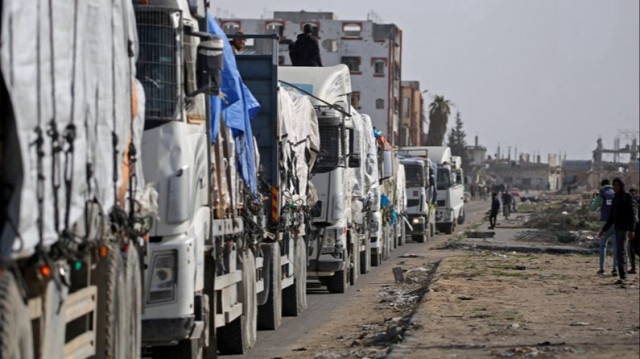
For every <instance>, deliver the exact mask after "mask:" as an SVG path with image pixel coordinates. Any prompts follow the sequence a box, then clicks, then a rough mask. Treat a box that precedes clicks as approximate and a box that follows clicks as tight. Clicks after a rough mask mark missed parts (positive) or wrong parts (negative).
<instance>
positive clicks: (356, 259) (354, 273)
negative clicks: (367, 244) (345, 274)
mask: <svg viewBox="0 0 640 359" xmlns="http://www.w3.org/2000/svg"><path fill="white" fill-rule="evenodd" d="M357 242H358V240H357V239H356V240H355V241H354V242H353V243H351V256H350V257H349V258H350V262H351V267H350V268H349V283H350V284H351V285H356V282H357V281H358V275H359V274H360V244H359V243H357Z"/></svg>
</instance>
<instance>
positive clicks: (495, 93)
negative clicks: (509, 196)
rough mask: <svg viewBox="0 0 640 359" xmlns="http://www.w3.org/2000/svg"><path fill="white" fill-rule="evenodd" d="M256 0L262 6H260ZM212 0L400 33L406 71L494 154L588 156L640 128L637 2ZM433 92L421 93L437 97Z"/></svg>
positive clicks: (241, 10) (217, 4)
mask: <svg viewBox="0 0 640 359" xmlns="http://www.w3.org/2000/svg"><path fill="white" fill-rule="evenodd" d="M256 3H258V4H260V5H256ZM311 3H312V4H313V5H304V4H303V3H302V2H300V1H290V0H282V1H270V2H257V1H255V0H211V10H212V13H213V14H214V15H215V16H222V17H231V16H235V17H239V18H261V17H272V15H273V11H300V10H305V11H330V12H334V13H335V14H336V15H337V16H338V19H340V20H361V19H367V15H368V14H369V13H370V12H371V11H374V12H375V14H376V15H375V16H377V18H379V19H381V21H379V22H381V23H393V24H396V25H397V26H398V27H399V28H400V29H401V30H402V31H403V52H402V56H403V63H402V79H403V80H405V81H416V80H417V81H420V86H421V88H422V89H423V90H424V89H428V90H429V91H428V92H427V95H431V96H432V95H433V94H438V95H443V96H445V98H447V99H449V100H451V101H452V102H453V103H454V105H455V107H454V108H452V115H451V117H450V119H449V127H451V126H452V125H453V123H454V121H455V113H456V112H457V111H459V112H460V115H461V118H462V121H463V123H464V126H463V128H464V130H465V132H466V133H467V143H469V144H473V141H474V136H478V137H479V142H480V144H481V145H483V146H486V147H487V149H488V154H493V153H495V152H496V151H497V147H498V144H499V145H500V148H501V152H502V153H506V151H507V150H508V147H509V146H511V148H512V151H514V152H515V148H516V147H517V149H518V153H522V152H524V153H530V154H534V153H535V154H540V155H541V156H542V158H543V161H546V158H547V155H548V154H550V153H551V154H558V153H560V154H562V155H564V154H565V153H566V156H567V159H574V160H581V159H582V160H588V159H591V158H592V152H591V151H592V150H593V149H594V148H595V147H596V140H597V139H598V137H602V142H603V145H604V147H605V148H613V147H614V139H615V138H616V137H618V136H620V137H621V143H622V145H623V146H624V144H625V143H630V140H627V138H628V135H625V134H624V133H622V132H620V130H632V131H626V132H627V133H629V132H631V133H632V135H633V136H635V137H636V138H637V137H638V132H639V131H640V130H639V127H640V110H639V99H640V90H639V87H640V72H639V67H640V58H639V52H640V50H639V49H640V39H639V33H640V30H639V29H640V24H639V20H638V19H639V13H640V9H639V3H640V1H638V0H421V1H415V0H393V1H389V0H387V1H381V0H349V1H344V0H341V1H336V0H315V1H313V2H309V4H311ZM430 101H431V98H426V99H425V102H427V103H428V102H430Z"/></svg>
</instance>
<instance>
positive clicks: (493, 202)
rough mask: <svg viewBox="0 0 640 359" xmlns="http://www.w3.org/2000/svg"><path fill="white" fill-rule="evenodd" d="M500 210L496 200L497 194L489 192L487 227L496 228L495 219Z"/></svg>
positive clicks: (498, 202)
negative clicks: (489, 207)
mask: <svg viewBox="0 0 640 359" xmlns="http://www.w3.org/2000/svg"><path fill="white" fill-rule="evenodd" d="M499 211H500V201H499V200H498V194H497V193H495V192H493V193H491V212H489V229H494V228H496V219H497V218H498V212H499Z"/></svg>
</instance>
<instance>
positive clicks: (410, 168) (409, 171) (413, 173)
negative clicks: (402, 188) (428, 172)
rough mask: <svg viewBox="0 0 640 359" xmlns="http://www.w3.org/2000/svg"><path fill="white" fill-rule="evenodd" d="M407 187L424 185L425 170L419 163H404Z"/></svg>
mask: <svg viewBox="0 0 640 359" xmlns="http://www.w3.org/2000/svg"><path fill="white" fill-rule="evenodd" d="M404 173H405V178H406V182H407V187H424V186H425V183H424V170H423V168H422V166H419V165H410V164H405V165H404Z"/></svg>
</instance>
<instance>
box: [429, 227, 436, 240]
mask: <svg viewBox="0 0 640 359" xmlns="http://www.w3.org/2000/svg"><path fill="white" fill-rule="evenodd" d="M429 235H430V236H431V238H433V237H435V236H436V225H435V224H432V223H429Z"/></svg>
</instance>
